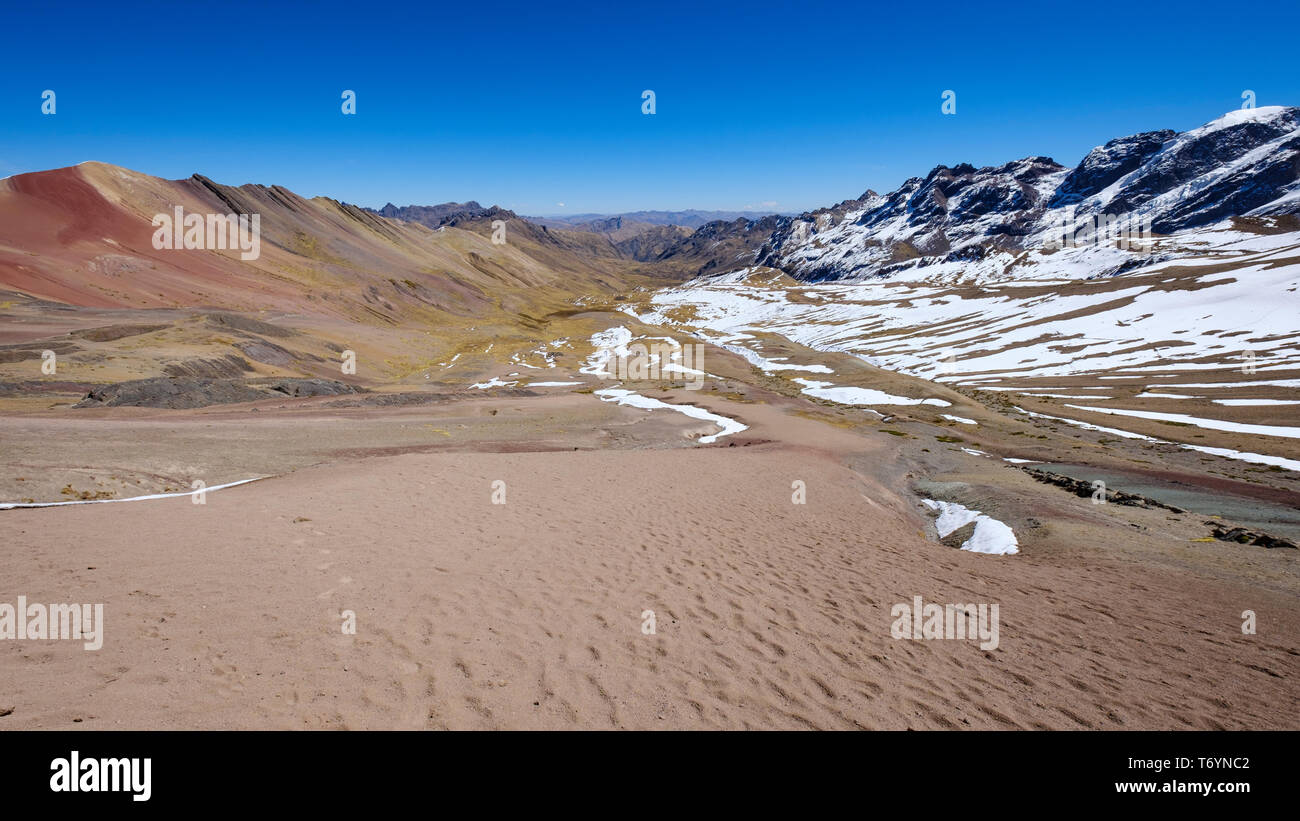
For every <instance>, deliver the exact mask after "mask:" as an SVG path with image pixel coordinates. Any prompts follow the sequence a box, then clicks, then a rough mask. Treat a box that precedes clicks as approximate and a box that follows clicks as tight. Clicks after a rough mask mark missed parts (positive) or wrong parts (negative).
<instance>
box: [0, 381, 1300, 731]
mask: <svg viewBox="0 0 1300 821" xmlns="http://www.w3.org/2000/svg"><path fill="white" fill-rule="evenodd" d="M677 398H678V399H679V400H681V401H695V402H697V403H698V404H700V405H701V406H704V407H707V408H710V409H712V410H714V411H716V412H719V413H725V414H727V415H729V416H733V417H735V418H740V419H742V420H743V421H744V422H745V423H747V424H749V425H750V429H749V430H748V431H746V432H745V433H744V434H742V435H737V436H734V437H730V440H728V439H723V440H720V442H719V443H718V444H717V445H716V446H710V447H705V446H699V445H695V444H692V443H691V442H690V441H689V440H687V439H686V438H685V437H686V436H687V435H690V434H698V433H700V432H711V431H713V430H714V428H713V427H712V426H711V425H709V424H708V423H700V422H694V421H691V420H688V419H686V418H685V417H682V416H680V415H677V414H672V413H664V412H646V411H640V410H636V409H630V408H617V407H615V406H613V405H611V404H608V403H600V402H598V401H597V399H596V398H594V397H592V396H590V395H574V394H567V395H561V396H543V397H534V398H503V399H484V400H478V401H474V402H465V403H452V406H450V407H441V408H425V409H415V410H410V409H406V410H400V411H391V412H388V411H385V412H380V411H368V412H366V413H365V414H362V415H359V416H357V417H355V418H353V422H354V424H353V425H350V426H348V429H349V430H351V431H354V432H355V431H359V430H365V429H366V424H373V425H376V426H386V428H387V429H389V430H393V429H399V428H400V429H402V430H409V431H414V432H421V431H422V432H424V433H422V434H421V435H423V436H425V438H424V439H423V440H422V441H424V442H428V443H431V444H424V445H418V446H416V445H411V444H410V443H409V442H406V443H397V444H394V443H391V442H388V441H387V440H385V439H384V438H383V436H380V435H379V434H376V436H375V439H374V441H368V440H367V441H363V442H360V443H359V444H358V443H357V442H353V443H351V444H349V442H347V441H343V440H342V439H338V438H335V439H333V440H331V439H330V438H328V437H327V436H325V435H324V434H325V432H327V431H331V430H338V429H339V428H340V426H339V425H338V424H337V421H338V420H337V419H335V420H333V421H330V420H329V419H328V418H326V417H324V416H322V417H321V418H317V417H314V416H312V415H311V413H308V412H304V411H298V413H299V416H297V417H295V416H290V415H286V414H288V413H289V412H288V411H286V412H284V413H277V412H275V411H274V409H268V412H262V413H258V414H254V413H248V412H247V411H246V410H237V411H229V410H226V411H221V412H219V413H211V414H204V413H191V414H172V415H171V416H168V417H166V418H167V419H168V420H175V421H174V424H173V422H172V421H169V422H168V423H167V424H166V425H162V427H159V425H160V424H161V423H158V422H157V418H156V417H149V418H136V417H131V416H124V417H123V418H122V419H119V420H117V421H113V422H110V421H109V420H90V421H84V422H79V423H77V424H79V425H82V426H84V427H83V428H81V429H78V430H76V431H68V430H66V429H63V431H62V434H61V435H60V436H57V437H55V436H54V435H53V433H50V431H52V430H53V429H52V428H50V429H44V430H45V431H46V433H50V435H51V438H55V439H58V440H59V441H61V442H64V443H65V446H66V447H74V445H67V444H66V443H68V442H73V443H76V442H85V441H88V440H86V439H83V438H79V437H82V436H92V435H94V434H95V433H96V432H97V431H98V432H100V433H102V432H104V431H106V430H110V429H111V430H112V431H113V441H114V442H116V443H117V447H120V448H124V449H125V450H131V449H132V448H135V449H136V450H138V451H139V452H141V453H145V452H147V451H148V446H147V445H148V442H159V441H168V436H169V435H173V434H176V431H177V430H183V429H184V425H186V424H189V425H192V426H193V429H194V430H195V431H197V430H199V429H200V428H203V430H205V431H206V434H205V436H206V437H207V440H208V441H209V443H211V442H212V441H217V442H227V443H228V444H227V446H226V447H225V448H224V449H222V448H219V447H216V446H213V448H214V453H215V452H217V451H220V452H221V454H222V455H221V459H220V460H217V459H216V457H213V459H212V460H209V461H210V462H211V464H218V463H219V466H220V467H221V470H222V471H224V474H223V475H221V476H217V477H214V478H213V482H212V483H215V482H216V481H219V480H229V479H233V478H240V477H239V476H238V475H237V474H238V473H239V472H240V471H241V470H245V471H247V472H248V475H264V473H265V471H260V470H258V469H257V468H259V467H264V466H263V465H261V463H260V462H259V461H258V460H259V459H265V458H266V455H267V453H268V452H269V451H274V450H275V448H276V447H277V445H275V444H274V443H276V442H278V443H279V444H278V448H279V450H280V452H281V453H282V455H284V458H283V460H282V462H283V463H285V464H289V465H290V466H291V467H292V468H293V470H292V472H287V473H285V474H284V475H279V476H275V477H272V478H267V479H264V480H262V481H258V482H254V483H252V484H248V485H244V486H240V487H235V488H230V489H227V490H221V491H216V492H212V493H210V494H209V495H208V496H207V499H206V504H203V505H196V504H193V503H192V501H191V500H190V499H188V498H178V499H165V500H158V501H147V502H131V503H122V504H92V505H82V506H74V507H63V508H52V509H38V510H11V511H4V512H0V535H2V536H3V542H4V545H5V547H4V550H3V551H2V552H0V582H2V584H0V601H8V602H10V603H13V602H14V601H15V600H16V596H17V595H19V594H22V595H25V596H26V597H27V599H28V601H31V602H72V601H76V602H99V603H103V604H104V610H105V637H104V643H103V647H102V649H100V650H98V651H94V652H91V651H86V650H84V649H82V645H81V644H80V643H79V642H74V641H43V642H42V641H2V642H0V713H4V712H5V711H10V712H8V714H6V715H3V716H2V717H0V729H19V728H22V729H31V728H58V729H65V728H78V727H80V728H133V729H134V728H139V729H149V728H353V729H360V728H369V729H387V728H398V729H422V728H437V729H442V728H450V729H485V728H503V729H516V728H517V729H587V728H594V729H606V728H610V729H612V728H628V729H653V728H681V729H706V728H729V729H740V728H781V729H790V728H830V729H853V728H867V729H904V728H914V729H922V728H965V727H972V728H1066V729H1074V728H1098V729H1110V728H1114V729H1139V728H1141V729H1148V728H1156V729H1179V728H1189V729H1192V728H1195V729H1215V728H1293V729H1294V728H1296V727H1300V710H1297V706H1300V688H1297V685H1296V681H1297V676H1300V608H1298V607H1297V598H1296V594H1295V572H1294V562H1293V561H1292V560H1291V559H1289V558H1286V557H1281V556H1280V554H1281V552H1282V551H1268V550H1264V549H1262V548H1257V547H1247V546H1234V545H1223V544H1221V543H1217V544H1210V545H1207V544H1203V543H1200V542H1195V541H1193V538H1194V537H1196V536H1200V535H1203V534H1202V533H1201V532H1199V531H1193V530H1191V529H1190V528H1191V525H1190V524H1188V523H1187V521H1186V520H1185V519H1186V517H1183V518H1179V517H1175V516H1170V515H1168V514H1167V513H1165V512H1164V511H1148V510H1140V509H1118V508H1117V507H1116V506H1107V507H1108V508H1112V509H1103V510H1099V509H1097V508H1096V507H1094V506H1092V505H1089V504H1088V502H1087V500H1083V499H1079V498H1076V497H1073V496H1070V495H1068V494H1065V493H1062V492H1060V491H1058V490H1057V489H1055V488H1044V487H1043V486H1042V485H1041V484H1038V483H1035V482H1033V481H1032V480H1030V479H1028V478H1026V477H1025V476H1024V474H1022V473H1021V472H1019V471H1016V470H1014V469H1011V468H1009V467H1005V466H1000V465H999V466H994V467H989V468H987V469H986V468H984V467H982V465H983V464H984V462H979V461H978V460H974V459H970V460H969V461H963V462H955V463H953V464H946V465H944V466H943V467H944V471H945V472H944V474H943V475H944V476H945V477H946V478H948V479H950V480H952V479H963V478H964V479H966V480H969V481H972V482H983V483H984V486H986V487H988V488H993V489H994V490H995V491H996V493H995V496H996V498H997V499H1000V500H1001V501H1000V502H996V504H998V505H999V507H998V508H997V511H998V515H999V516H1000V517H1001V518H1002V519H1003V520H1004V521H1007V522H1009V523H1011V524H1012V525H1013V526H1014V527H1015V528H1016V531H1017V535H1018V536H1019V537H1020V539H1021V553H1020V554H1019V555H1015V556H986V555H977V554H974V553H969V552H966V551H960V550H956V549H954V548H952V547H948V546H945V545H944V544H941V543H939V542H938V541H936V540H935V536H934V530H933V525H932V519H931V517H930V516H929V515H927V513H926V512H925V508H923V507H922V505H921V504H920V502H919V500H918V498H917V495H916V493H915V486H916V485H915V482H916V481H917V480H918V478H919V477H920V476H922V475H934V470H933V467H934V466H932V465H931V466H927V465H925V464H924V463H923V462H918V461H917V460H918V459H922V460H923V459H935V458H939V457H938V456H937V455H935V454H933V453H931V452H930V449H927V450H926V451H925V452H924V453H920V452H917V451H916V449H915V448H913V451H911V452H905V450H904V449H905V447H906V446H907V443H906V442H904V441H900V440H899V439H898V438H896V437H893V436H880V435H867V434H864V433H862V432H860V431H858V430H854V429H852V428H849V427H844V426H837V425H835V424H828V423H827V422H825V421H821V420H818V419H815V418H813V414H809V413H808V412H807V407H808V406H806V403H799V402H797V401H791V400H780V399H779V398H770V399H771V401H768V402H764V403H759V404H740V403H736V402H731V401H729V400H727V399H725V398H722V397H720V396H708V397H706V396H702V395H700V396H688V395H686V394H679V396H678V397H677ZM493 411H500V413H494V412H493ZM507 418H509V419H512V420H514V421H513V422H510V423H506V422H503V421H502V420H503V419H507ZM151 420H153V421H151ZM475 420H477V422H475ZM363 422H364V424H363ZM42 424H44V423H43V422H40V421H39V420H33V419H23V418H21V417H14V418H9V419H6V420H4V425H5V428H4V431H5V434H6V439H7V444H10V445H13V446H18V443H19V442H20V441H21V442H22V443H24V444H23V445H22V446H23V447H26V448H29V449H31V453H30V454H28V455H27V456H26V457H24V458H29V459H32V460H36V456H35V454H36V453H38V452H39V451H40V444H39V443H40V441H41V439H40V436H41V435H42V430H43V429H42V428H41V425H42ZM60 424H62V423H60ZM110 424H111V425H113V426H115V427H112V428H109V427H107V426H109V425H110ZM97 425H98V426H100V427H96V426H97ZM150 425H153V426H154V427H150ZM213 425H215V426H216V429H215V430H213V429H211V426H213ZM223 425H225V426H228V428H229V430H236V429H237V430H240V431H242V437H241V438H238V440H236V439H234V438H223V437H222V436H221V426H223ZM512 425H513V427H512ZM331 426H332V427H331ZM493 426H496V427H493ZM163 428H166V430H164V429H163ZM377 429H378V428H376V430H377ZM169 431H170V433H169ZM428 431H433V433H429V432H428ZM133 432H134V433H133ZM20 433H21V435H20ZM444 434H445V435H444ZM177 435H179V434H177ZM132 436H135V437H136V438H135V439H132V438H131V437H132ZM259 436H262V437H263V438H259ZM476 436H477V437H478V438H475V437H476ZM295 437H296V438H295ZM181 438H182V439H185V437H184V436H182V437H181ZM354 438H355V437H354ZM362 438H363V439H364V437H362ZM200 440H201V437H191V438H188V439H186V441H189V442H191V443H194V442H199V441H200ZM124 443H125V444H124ZM195 447H198V446H197V445H196V446H195ZM958 456H959V457H960V454H959V455H958ZM141 458H142V459H143V458H144V457H141ZM943 458H949V457H943ZM953 458H957V457H953ZM960 458H963V459H964V458H965V457H960ZM985 462H987V460H985ZM33 464H35V462H33ZM38 466H39V465H38ZM963 470H968V471H970V475H964V474H963V473H962V471H963ZM994 470H996V471H998V472H997V473H996V474H994V473H991V472H990V471H994ZM980 471H984V474H985V475H981V474H980V473H979V472H980ZM796 480H797V481H800V482H803V483H804V486H805V488H806V504H794V503H793V502H792V483H794V482H795V481H796ZM497 482H503V483H504V485H500V484H495V483H497ZM502 489H504V490H502ZM502 492H504V503H503V504H496V503H494V501H493V500H494V495H495V497H496V499H497V500H498V501H499V500H501V498H502ZM991 492H992V491H991ZM998 494H1000V495H998ZM1026 523H1028V524H1026ZM1292 552H1293V551H1292ZM1288 562H1290V563H1289V564H1288ZM915 596H920V597H922V599H923V600H924V602H926V603H940V604H945V603H976V604H978V603H995V604H997V605H998V607H999V618H1000V623H999V633H1000V636H999V643H998V646H997V647H996V649H993V650H982V649H980V647H979V646H978V642H977V641H972V640H928V641H911V640H906V639H895V638H893V637H892V636H891V624H892V623H893V621H894V619H893V617H891V608H892V607H893V606H894V605H895V604H899V603H909V604H910V603H911V602H912V601H913V598H914V597H915ZM346 610H350V611H353V612H354V613H355V616H356V632H355V635H349V634H346V633H345V632H344V630H343V625H344V617H343V615H342V614H343V611H346ZM1244 610H1253V611H1255V613H1256V614H1257V618H1258V625H1259V626H1258V633H1257V634H1255V635H1243V633H1242V630H1241V624H1242V617H1241V614H1242V612H1243V611H1244ZM646 611H653V614H654V622H655V625H654V626H655V631H654V633H653V634H647V633H646V632H644V630H643V627H644V625H645V624H646V619H647V615H646Z"/></svg>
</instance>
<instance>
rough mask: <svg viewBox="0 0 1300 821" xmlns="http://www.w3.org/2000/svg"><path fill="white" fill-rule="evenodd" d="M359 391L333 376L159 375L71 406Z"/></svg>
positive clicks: (199, 402)
mask: <svg viewBox="0 0 1300 821" xmlns="http://www.w3.org/2000/svg"><path fill="white" fill-rule="evenodd" d="M361 391H362V389H361V388H356V387H353V386H351V385H346V384H344V383H342V382H336V381H334V380H332V379H259V380H244V379H205V378H196V377H166V376H160V377H154V378H151V379H136V380H132V381H130V382H119V383H118V384H116V385H104V386H102V387H98V388H95V389H94V390H92V391H90V393H88V394H86V398H85V399H83V400H81V401H80V402H78V403H77V404H76V405H74V406H73V407H75V408H99V407H124V406H126V407H137V408H169V409H173V410H181V409H186V408H203V407H207V406H208V405H227V404H232V403H236V402H254V401H257V400H259V399H271V398H274V397H276V396H281V397H284V396H292V397H305V396H339V395H342V394H349V393H359V392H361Z"/></svg>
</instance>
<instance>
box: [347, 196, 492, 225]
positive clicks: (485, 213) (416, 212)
mask: <svg viewBox="0 0 1300 821" xmlns="http://www.w3.org/2000/svg"><path fill="white" fill-rule="evenodd" d="M367 210H369V209H367ZM375 213H377V214H380V215H381V216H385V217H389V218H391V219H399V220H406V221H407V222H418V223H420V224H421V225H423V226H425V227H427V228H440V227H442V226H443V225H451V226H455V225H457V224H458V223H462V222H466V221H474V220H482V219H504V220H510V219H517V217H516V215H515V213H514V212H513V211H507V210H506V209H504V208H498V207H497V206H495V205H493V206H491V207H488V208H484V207H483V206H482V205H479V204H478V203H477V202H475V201H474V200H470V201H469V202H445V203H442V204H441V205H405V206H401V207H399V206H396V205H393V204H392V203H391V202H390V203H388V204H387V205H385V206H384V207H383V208H380V209H379V210H378V211H377V212H375Z"/></svg>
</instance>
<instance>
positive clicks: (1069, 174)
mask: <svg viewBox="0 0 1300 821" xmlns="http://www.w3.org/2000/svg"><path fill="white" fill-rule="evenodd" d="M1067 209H1072V210H1067ZM1296 213H1300V109H1298V108H1294V107H1282V106H1271V107H1267V108H1256V109H1243V110H1240V111H1233V112H1230V113H1228V114H1226V115H1224V116H1222V117H1220V118H1218V119H1216V120H1214V121H1213V122H1210V123H1207V124H1206V125H1203V126H1201V127H1200V128H1195V129H1192V130H1190V131H1187V132H1183V133H1177V132H1174V131H1169V130H1165V131H1152V132H1147V133H1143V134H1135V135H1132V136H1128V137H1121V138H1118V139H1115V140H1111V141H1110V142H1108V143H1106V144H1105V145H1103V146H1099V147H1098V148H1095V149H1093V150H1092V151H1091V152H1089V154H1088V155H1087V156H1086V157H1084V158H1083V160H1082V162H1080V163H1079V165H1078V166H1077V167H1075V168H1073V169H1069V168H1066V167H1065V166H1062V165H1060V164H1059V163H1057V162H1056V161H1055V160H1053V159H1051V158H1049V157H1028V158H1025V159H1022V160H1016V161H1013V162H1009V163H1006V164H1004V165H1000V166H995V167H986V168H975V167H974V166H971V165H968V164H964V163H963V164H960V165H957V166H953V167H948V166H945V165H940V166H936V167H935V168H934V169H933V170H932V171H930V173H929V174H927V175H926V176H925V177H913V178H911V179H909V180H907V181H906V182H904V183H903V184H902V185H901V186H900V187H899V188H898V189H897V190H895V191H893V192H891V193H889V194H886V195H883V196H882V195H880V194H877V193H876V192H874V191H867V192H865V193H864V194H862V195H861V196H860V197H858V198H856V199H853V200H846V201H844V202H841V203H839V204H837V205H833V206H830V207H827V208H822V209H818V210H816V211H811V212H807V213H804V214H800V215H798V216H794V217H764V218H762V219H758V220H753V219H740V220H735V221H732V222H728V223H711V224H709V225H705V226H703V227H701V228H700V229H699V230H698V231H696V233H695V234H694V235H692V236H691V237H688V238H686V239H685V240H683V241H682V242H681V243H679V244H678V246H676V247H674V248H672V249H669V250H668V251H667V252H666V253H665V254H664V255H663V258H664V259H677V260H678V261H682V260H690V263H691V266H693V267H695V268H696V270H697V271H698V272H699V273H702V274H708V273H724V272H727V271H731V270H735V269H736V268H738V267H743V266H744V265H761V266H767V267H771V268H777V269H780V270H782V271H784V272H786V273H788V274H790V275H791V276H793V277H795V278H796V279H801V280H806V281H814V280H831V279H854V278H862V277H868V276H878V275H885V274H889V273H891V272H895V271H898V270H901V269H913V268H920V267H925V266H928V265H942V264H945V263H973V262H976V261H978V260H983V259H985V258H988V257H990V256H991V255H995V254H1008V255H1011V256H1012V257H1014V255H1015V254H1016V253H1017V252H1022V251H1025V250H1027V249H1036V248H1042V247H1044V246H1045V244H1046V243H1047V239H1048V236H1049V234H1050V232H1052V231H1053V230H1054V229H1056V227H1057V226H1060V225H1062V224H1068V225H1077V224H1079V223H1080V222H1081V221H1082V220H1084V219H1087V218H1089V217H1092V218H1095V217H1097V216H1098V215H1103V214H1105V215H1112V216H1119V217H1128V218H1133V219H1134V220H1136V221H1139V222H1142V223H1145V224H1146V225H1149V226H1150V228H1151V230H1152V232H1153V233H1154V234H1156V235H1169V234H1174V233H1176V232H1180V231H1185V230H1189V229H1194V228H1198V227H1202V226H1207V225H1210V224H1213V223H1216V222H1220V221H1223V220H1225V219H1227V218H1229V217H1265V216H1278V215H1293V214H1296ZM1097 273H1104V271H1101V270H1099V271H1098V272H1097Z"/></svg>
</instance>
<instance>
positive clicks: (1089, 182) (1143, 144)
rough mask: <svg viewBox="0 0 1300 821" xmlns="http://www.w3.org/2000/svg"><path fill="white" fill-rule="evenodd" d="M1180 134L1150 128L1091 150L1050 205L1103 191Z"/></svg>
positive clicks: (1063, 183)
mask: <svg viewBox="0 0 1300 821" xmlns="http://www.w3.org/2000/svg"><path fill="white" fill-rule="evenodd" d="M1177 133H1178V132H1176V131H1170V130H1169V129H1165V130H1163V131H1147V132H1145V133H1143V134H1134V135H1133V136H1131V137H1120V138H1119V139H1117V140H1111V141H1110V142H1108V143H1106V144H1105V145H1103V146H1099V147H1097V148H1094V149H1092V151H1090V152H1088V156H1086V157H1084V158H1083V162H1081V163H1079V166H1078V167H1077V168H1075V169H1074V170H1073V171H1071V172H1070V173H1069V174H1068V175H1067V176H1066V177H1065V180H1064V182H1062V183H1061V185H1060V187H1059V188H1057V189H1056V193H1055V194H1053V195H1052V199H1051V201H1050V202H1049V203H1048V207H1049V208H1058V207H1061V206H1064V205H1074V204H1076V203H1078V202H1080V201H1082V200H1083V199H1084V198H1086V197H1091V196H1093V195H1094V194H1098V193H1100V192H1101V191H1103V190H1105V189H1106V187H1107V186H1109V185H1111V184H1112V183H1114V182H1116V181H1117V180H1119V179H1120V177H1123V176H1124V175H1125V174H1127V173H1129V172H1130V171H1132V170H1134V169H1135V168H1137V167H1138V166H1140V165H1142V163H1144V162H1146V161H1147V160H1148V159H1150V158H1151V155H1152V154H1155V153H1156V152H1157V151H1159V150H1160V149H1161V147H1162V146H1164V144H1165V143H1167V142H1169V140H1170V139H1172V138H1173V136H1174V135H1175V134H1177Z"/></svg>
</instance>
